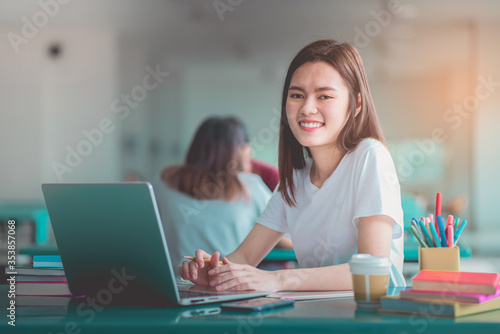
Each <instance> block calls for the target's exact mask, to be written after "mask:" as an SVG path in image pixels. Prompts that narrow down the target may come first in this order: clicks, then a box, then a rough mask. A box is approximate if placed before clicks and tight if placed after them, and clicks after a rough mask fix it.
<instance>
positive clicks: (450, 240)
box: [446, 225, 455, 247]
mask: <svg viewBox="0 0 500 334" xmlns="http://www.w3.org/2000/svg"><path fill="white" fill-rule="evenodd" d="M446 238H447V239H448V247H453V246H454V244H455V243H454V239H453V225H448V226H447V227H446Z"/></svg>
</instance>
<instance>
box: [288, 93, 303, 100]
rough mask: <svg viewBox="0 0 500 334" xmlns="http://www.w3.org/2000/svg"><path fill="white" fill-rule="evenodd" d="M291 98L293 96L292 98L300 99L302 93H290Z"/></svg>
mask: <svg viewBox="0 0 500 334" xmlns="http://www.w3.org/2000/svg"><path fill="white" fill-rule="evenodd" d="M290 97H291V98H294V99H300V98H302V95H301V94H292V95H290Z"/></svg>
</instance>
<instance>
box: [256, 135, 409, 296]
mask: <svg viewBox="0 0 500 334" xmlns="http://www.w3.org/2000/svg"><path fill="white" fill-rule="evenodd" d="M311 165H312V159H307V161H306V166H305V167H304V168H303V169H301V170H295V171H294V176H293V177H294V183H295V187H296V188H295V189H296V190H295V199H296V202H297V205H296V206H295V207H290V206H289V205H287V204H286V203H285V201H284V200H283V198H282V196H281V193H280V192H279V191H278V190H277V189H278V187H277V188H276V190H275V191H274V193H273V196H272V198H271V200H270V201H269V204H268V206H267V208H266V210H265V211H264V213H263V214H262V216H261V217H260V219H259V220H258V223H259V224H262V225H264V226H266V227H268V228H270V229H273V230H275V231H279V232H285V233H290V235H291V238H292V243H293V248H294V250H295V254H296V256H297V260H298V262H299V265H300V267H302V268H312V267H323V266H330V265H335V264H342V263H346V262H349V260H350V259H351V256H352V255H353V254H356V253H357V250H358V224H359V218H360V217H369V216H374V215H386V216H388V217H390V218H392V219H393V220H394V225H393V228H392V243H391V253H390V260H391V262H392V270H391V285H393V286H404V285H405V280H404V277H403V274H402V270H403V237H402V235H403V234H402V231H403V210H402V208H401V195H400V187H399V182H398V179H397V174H396V169H395V167H394V163H393V161H392V158H391V155H390V153H389V151H388V150H387V148H386V147H385V146H384V145H383V144H382V143H380V142H379V141H377V140H375V139H365V140H363V141H362V142H361V143H359V144H358V146H357V147H356V148H355V149H354V151H352V152H350V153H348V154H346V155H345V156H344V157H343V158H342V160H341V162H340V164H339V165H338V167H337V168H336V169H335V171H334V172H333V173H332V175H330V177H329V178H328V179H327V180H326V181H325V182H324V183H323V185H322V187H321V188H317V187H316V186H315V185H314V184H312V183H311V180H310V178H309V172H310V170H311Z"/></svg>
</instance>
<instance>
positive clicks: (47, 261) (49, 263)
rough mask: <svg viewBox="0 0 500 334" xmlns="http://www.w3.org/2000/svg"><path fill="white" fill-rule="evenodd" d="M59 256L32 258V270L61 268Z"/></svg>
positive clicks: (36, 256) (37, 256)
mask: <svg viewBox="0 0 500 334" xmlns="http://www.w3.org/2000/svg"><path fill="white" fill-rule="evenodd" d="M62 267H63V265H62V261H61V257H60V256H59V255H35V256H33V268H62Z"/></svg>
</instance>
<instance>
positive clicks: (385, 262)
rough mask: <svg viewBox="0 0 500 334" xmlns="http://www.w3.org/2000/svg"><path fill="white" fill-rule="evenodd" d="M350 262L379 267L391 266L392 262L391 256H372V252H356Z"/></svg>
mask: <svg viewBox="0 0 500 334" xmlns="http://www.w3.org/2000/svg"><path fill="white" fill-rule="evenodd" d="M349 264H353V265H356V266H367V267H368V266H370V267H373V266H377V267H385V266H389V267H390V266H391V262H390V261H389V258H388V257H386V256H372V255H370V254H354V255H353V256H352V257H351V261H349Z"/></svg>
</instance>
